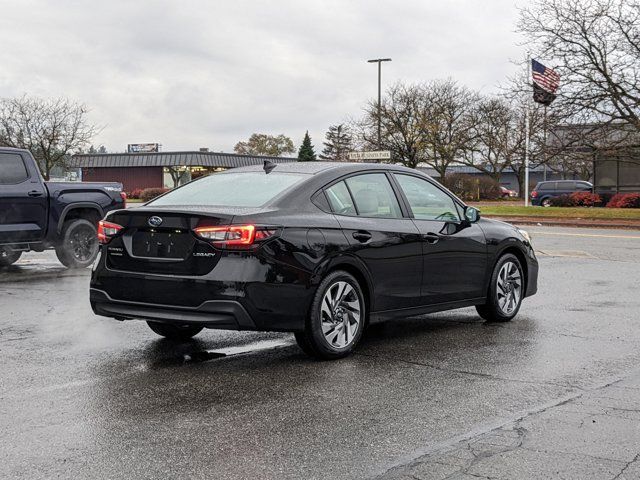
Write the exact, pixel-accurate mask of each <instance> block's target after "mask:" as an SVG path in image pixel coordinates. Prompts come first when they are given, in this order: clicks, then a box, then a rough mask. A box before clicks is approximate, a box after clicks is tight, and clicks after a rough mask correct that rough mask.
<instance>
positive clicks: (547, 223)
mask: <svg viewBox="0 0 640 480" xmlns="http://www.w3.org/2000/svg"><path fill="white" fill-rule="evenodd" d="M483 216H484V217H485V218H491V219H493V220H500V221H502V222H507V223H514V224H518V225H536V226H539V227H574V228H610V229H618V230H619V229H624V230H640V224H635V225H634V224H625V223H610V222H589V221H586V222H582V221H581V222H575V221H574V222H571V221H563V220H560V221H557V220H550V219H548V218H540V217H537V218H530V219H523V218H522V217H506V216H494V215H483Z"/></svg>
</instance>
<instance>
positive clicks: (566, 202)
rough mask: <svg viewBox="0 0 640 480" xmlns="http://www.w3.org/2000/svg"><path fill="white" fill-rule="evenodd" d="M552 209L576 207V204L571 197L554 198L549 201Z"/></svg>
mask: <svg viewBox="0 0 640 480" xmlns="http://www.w3.org/2000/svg"><path fill="white" fill-rule="evenodd" d="M549 203H551V206H552V207H575V206H576V204H575V202H574V201H573V199H572V198H571V195H560V196H559V197H552V198H550V199H549Z"/></svg>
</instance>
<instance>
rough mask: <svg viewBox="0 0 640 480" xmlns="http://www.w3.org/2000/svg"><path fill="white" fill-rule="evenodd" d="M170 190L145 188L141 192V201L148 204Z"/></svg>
mask: <svg viewBox="0 0 640 480" xmlns="http://www.w3.org/2000/svg"><path fill="white" fill-rule="evenodd" d="M168 191H169V189H168V188H145V189H144V190H142V192H140V199H141V200H142V201H143V202H148V201H149V200H153V199H154V198H156V197H157V196H160V195H162V194H163V193H164V192H168Z"/></svg>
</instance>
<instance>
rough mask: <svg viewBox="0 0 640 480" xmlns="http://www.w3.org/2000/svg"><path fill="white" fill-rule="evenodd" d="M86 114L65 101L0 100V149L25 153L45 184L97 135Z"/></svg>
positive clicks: (30, 98) (21, 98) (32, 98)
mask: <svg viewBox="0 0 640 480" xmlns="http://www.w3.org/2000/svg"><path fill="white" fill-rule="evenodd" d="M86 114H87V108H86V107H85V106H84V105H81V104H78V103H75V102H73V101H71V100H68V99H66V98H57V99H40V98H35V97H27V96H26V95H25V96H22V97H20V98H3V99H0V145H3V146H7V147H15V148H25V149H27V150H29V151H30V152H31V153H32V154H33V156H34V157H35V159H36V160H37V162H38V165H39V167H40V171H41V173H42V176H43V177H44V178H45V180H48V179H49V176H50V173H51V170H52V169H53V168H54V167H58V166H60V167H64V166H65V162H66V159H67V158H68V157H69V155H72V154H73V153H75V152H77V151H79V150H81V149H82V148H84V147H85V146H86V145H88V144H89V142H90V141H91V139H92V138H93V137H94V135H95V134H96V133H97V132H98V128H97V127H96V126H94V125H91V124H89V123H88V122H87V119H86Z"/></svg>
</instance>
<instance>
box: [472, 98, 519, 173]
mask: <svg viewBox="0 0 640 480" xmlns="http://www.w3.org/2000/svg"><path fill="white" fill-rule="evenodd" d="M520 114H521V112H518V111H516V110H514V109H513V108H512V105H511V103H510V102H509V101H508V100H507V99H506V98H503V97H484V98H482V99H481V100H480V101H479V102H478V106H477V108H476V109H475V111H474V115H475V119H474V121H473V124H474V130H475V135H474V136H473V137H474V140H473V142H472V143H471V145H472V147H471V148H465V149H464V150H465V152H464V163H466V164H467V165H469V166H472V167H473V168H475V169H476V170H478V171H480V172H482V173H484V174H486V175H489V176H490V177H491V178H493V179H494V180H495V181H496V182H498V183H500V177H501V176H502V173H503V172H504V171H505V170H508V169H509V168H510V166H511V164H512V162H517V160H518V159H519V156H520V155H521V154H522V151H523V145H524V141H525V136H524V128H522V124H521V122H520V119H519V118H518V116H519V115H520Z"/></svg>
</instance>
